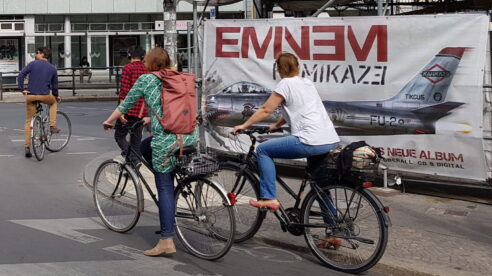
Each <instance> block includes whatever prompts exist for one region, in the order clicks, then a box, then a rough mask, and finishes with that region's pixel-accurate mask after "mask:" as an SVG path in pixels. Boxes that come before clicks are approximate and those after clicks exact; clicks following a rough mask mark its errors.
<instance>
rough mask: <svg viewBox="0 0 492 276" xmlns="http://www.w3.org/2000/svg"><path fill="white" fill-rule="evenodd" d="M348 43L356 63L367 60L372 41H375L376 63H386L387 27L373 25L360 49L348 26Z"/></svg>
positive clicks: (350, 27)
mask: <svg viewBox="0 0 492 276" xmlns="http://www.w3.org/2000/svg"><path fill="white" fill-rule="evenodd" d="M347 36H348V41H349V43H350V46H351V47H352V50H353V51H354V54H355V58H356V59H357V61H365V60H367V56H368V55H369V52H370V51H371V48H372V45H373V44H374V41H375V40H376V39H377V41H378V42H377V61H379V62H385V61H388V27H387V26H385V25H374V26H371V29H370V30H369V33H368V34H367V37H366V40H365V41H364V45H363V46H362V49H361V47H360V46H359V43H358V42H357V39H356V38H355V34H354V31H353V29H352V26H348V34H347Z"/></svg>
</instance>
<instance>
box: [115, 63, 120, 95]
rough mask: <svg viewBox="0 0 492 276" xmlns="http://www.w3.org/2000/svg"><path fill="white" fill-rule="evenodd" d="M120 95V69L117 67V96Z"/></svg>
mask: <svg viewBox="0 0 492 276" xmlns="http://www.w3.org/2000/svg"><path fill="white" fill-rule="evenodd" d="M119 94H120V68H119V67H116V95H119Z"/></svg>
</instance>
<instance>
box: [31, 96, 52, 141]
mask: <svg viewBox="0 0 492 276" xmlns="http://www.w3.org/2000/svg"><path fill="white" fill-rule="evenodd" d="M43 111H44V109H43V105H42V103H41V102H37V103H36V113H34V116H33V118H32V119H31V137H32V136H33V135H34V118H35V117H36V116H38V115H39V116H40V117H41V126H42V127H41V143H43V144H44V143H46V141H48V139H49V135H50V132H49V131H47V130H46V126H47V123H48V120H49V115H47V114H43Z"/></svg>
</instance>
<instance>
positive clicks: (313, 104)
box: [232, 53, 340, 210]
mask: <svg viewBox="0 0 492 276" xmlns="http://www.w3.org/2000/svg"><path fill="white" fill-rule="evenodd" d="M276 68H277V71H278V73H279V75H280V77H281V78H282V80H281V81H280V82H279V83H278V85H277V87H276V88H275V90H274V91H273V92H272V94H271V95H270V97H269V98H268V100H267V101H266V102H265V104H264V105H263V106H261V107H260V108H259V109H258V110H257V111H256V112H255V113H254V114H253V115H252V116H251V117H250V118H249V119H248V120H247V121H246V122H245V123H243V124H241V125H237V126H235V127H234V130H233V131H232V133H233V134H237V133H239V132H240V131H241V130H243V129H247V128H248V127H250V126H251V125H253V124H255V123H257V122H259V121H261V120H263V119H265V118H266V117H268V116H269V115H271V114H272V113H273V112H274V111H275V109H276V108H277V107H278V106H279V105H280V106H281V108H282V115H283V116H282V117H281V118H280V119H279V120H278V121H277V122H276V123H275V124H273V125H270V127H269V130H270V131H273V130H275V129H278V128H280V127H281V126H282V125H283V124H285V123H288V124H289V125H290V129H291V135H290V136H286V137H282V138H277V139H272V140H269V141H267V142H264V143H262V144H260V145H259V146H258V147H257V148H256V155H257V159H258V167H259V170H260V198H261V199H260V200H258V201H254V200H250V202H249V204H250V205H252V206H254V207H256V208H264V207H266V208H268V209H271V210H278V209H279V208H280V203H279V202H278V200H277V192H276V188H275V177H276V171H275V163H274V162H273V158H283V159H296V158H304V157H310V156H314V155H320V154H324V153H328V152H329V151H330V150H331V149H333V148H335V147H337V146H338V143H339V142H340V139H339V138H338V135H337V133H336V131H335V128H334V126H333V123H332V122H331V120H330V117H329V116H328V113H327V112H326V109H325V108H324V106H323V102H322V101H321V98H320V97H319V94H318V91H317V90H316V87H315V86H314V84H313V82H312V81H310V80H309V79H306V78H302V77H300V76H299V61H298V60H297V58H296V57H295V56H294V55H293V54H290V53H283V54H281V55H280V56H279V57H278V58H277V60H276Z"/></svg>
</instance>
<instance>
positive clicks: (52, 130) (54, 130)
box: [50, 126, 60, 134]
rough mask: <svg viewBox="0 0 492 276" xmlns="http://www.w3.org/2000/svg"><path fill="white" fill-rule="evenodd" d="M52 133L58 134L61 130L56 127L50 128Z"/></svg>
mask: <svg viewBox="0 0 492 276" xmlns="http://www.w3.org/2000/svg"><path fill="white" fill-rule="evenodd" d="M50 132H51V134H57V133H60V129H59V128H57V127H54V126H50Z"/></svg>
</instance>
